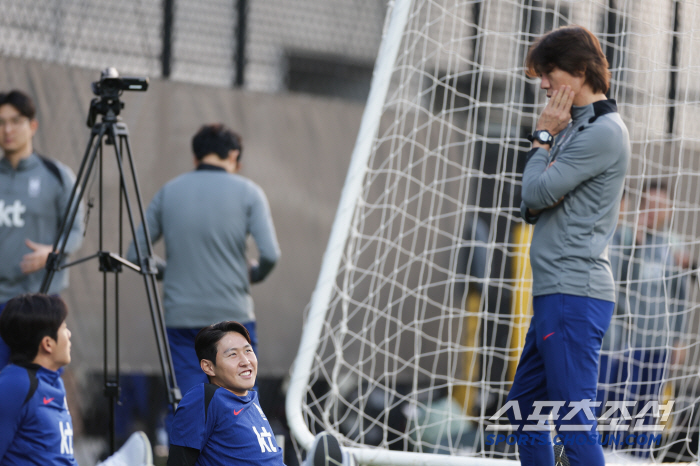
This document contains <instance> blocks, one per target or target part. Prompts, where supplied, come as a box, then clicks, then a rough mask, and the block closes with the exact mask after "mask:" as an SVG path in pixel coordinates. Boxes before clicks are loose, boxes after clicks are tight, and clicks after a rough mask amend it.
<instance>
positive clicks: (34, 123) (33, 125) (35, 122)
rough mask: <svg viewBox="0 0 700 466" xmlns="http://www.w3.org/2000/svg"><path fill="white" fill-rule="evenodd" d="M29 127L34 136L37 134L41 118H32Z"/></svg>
mask: <svg viewBox="0 0 700 466" xmlns="http://www.w3.org/2000/svg"><path fill="white" fill-rule="evenodd" d="M29 129H30V130H31V131H32V136H34V134H36V130H37V129H39V120H37V119H36V118H32V119H31V120H29Z"/></svg>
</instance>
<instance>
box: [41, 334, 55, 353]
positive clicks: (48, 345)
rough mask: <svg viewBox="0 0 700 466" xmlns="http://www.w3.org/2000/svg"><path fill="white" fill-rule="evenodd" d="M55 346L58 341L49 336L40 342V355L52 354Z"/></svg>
mask: <svg viewBox="0 0 700 466" xmlns="http://www.w3.org/2000/svg"><path fill="white" fill-rule="evenodd" d="M55 345H56V340H54V339H53V338H51V337H50V336H48V335H47V336H45V337H44V338H42V339H41V341H40V342H39V353H42V352H43V353H46V354H51V353H53V348H54V346H55Z"/></svg>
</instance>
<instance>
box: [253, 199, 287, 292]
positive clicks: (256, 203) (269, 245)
mask: <svg viewBox="0 0 700 466" xmlns="http://www.w3.org/2000/svg"><path fill="white" fill-rule="evenodd" d="M248 230H249V231H250V234H251V235H253V238H254V239H255V245H256V246H257V248H258V251H259V252H260V264H259V265H258V267H257V268H256V269H255V270H253V271H252V272H251V281H252V282H253V283H256V282H259V281H262V280H263V279H264V278H265V277H266V276H267V274H268V273H270V271H271V270H272V268H273V267H274V266H275V264H276V263H277V261H278V260H279V257H280V247H279V245H278V243H277V235H276V234H275V226H274V224H273V223H272V214H271V213H270V206H269V205H268V203H267V198H266V197H265V193H264V192H263V191H262V189H260V188H259V187H258V186H254V188H253V193H252V196H251V202H250V205H249V207H248Z"/></svg>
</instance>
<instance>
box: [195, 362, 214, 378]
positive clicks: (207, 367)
mask: <svg viewBox="0 0 700 466" xmlns="http://www.w3.org/2000/svg"><path fill="white" fill-rule="evenodd" d="M199 367H201V368H202V370H203V371H204V373H205V374H207V375H208V376H209V377H216V372H215V367H216V366H214V363H213V362H211V361H210V360H208V359H202V360H200V361H199Z"/></svg>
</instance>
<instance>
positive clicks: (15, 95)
mask: <svg viewBox="0 0 700 466" xmlns="http://www.w3.org/2000/svg"><path fill="white" fill-rule="evenodd" d="M0 105H12V106H13V107H15V108H16V109H17V111H18V112H19V113H20V115H23V116H25V117H27V118H29V119H30V120H33V119H34V117H35V116H36V106H35V105H34V101H33V100H32V98H31V97H29V96H28V95H27V94H25V93H24V92H22V91H19V90H17V89H13V90H11V91H10V92H1V93H0Z"/></svg>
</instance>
